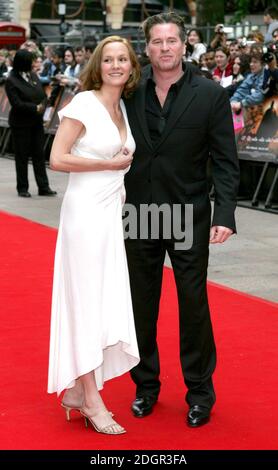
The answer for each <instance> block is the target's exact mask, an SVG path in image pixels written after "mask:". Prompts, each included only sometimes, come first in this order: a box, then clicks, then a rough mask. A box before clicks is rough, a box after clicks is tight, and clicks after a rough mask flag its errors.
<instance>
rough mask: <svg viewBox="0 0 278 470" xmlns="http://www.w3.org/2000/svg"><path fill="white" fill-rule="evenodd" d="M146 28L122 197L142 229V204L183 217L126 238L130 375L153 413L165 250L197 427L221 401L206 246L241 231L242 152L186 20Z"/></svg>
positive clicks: (166, 17)
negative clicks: (203, 71) (190, 49)
mask: <svg viewBox="0 0 278 470" xmlns="http://www.w3.org/2000/svg"><path fill="white" fill-rule="evenodd" d="M144 32H145V37H146V42H147V47H146V51H147V54H148V56H149V59H150V62H151V68H150V71H149V73H147V74H144V78H143V80H142V83H141V86H140V87H139V89H138V90H137V91H136V92H135V94H134V95H133V96H132V97H131V99H129V100H127V101H126V107H127V112H128V118H129V123H130V126H131V130H132V133H133V136H134V139H135V142H136V151H135V154H134V160H133V163H132V165H131V169H130V171H129V172H128V173H127V175H126V179H125V185H126V192H127V199H126V202H127V204H130V205H132V206H135V207H136V209H137V213H139V221H138V222H139V225H138V226H140V227H141V228H142V226H144V222H143V220H142V212H141V210H142V208H145V207H146V206H147V207H149V208H153V207H154V206H156V207H158V208H162V205H163V207H164V208H165V207H166V206H167V208H168V209H169V208H170V211H172V217H173V215H174V212H175V208H176V207H177V206H179V207H180V208H181V211H180V214H181V218H180V221H179V222H180V224H179V225H180V227H175V226H174V224H173V227H171V230H170V231H171V235H170V236H169V233H168V234H166V236H165V233H164V230H163V227H162V228H161V225H159V221H160V219H161V217H160V216H161V214H160V215H158V216H157V220H156V226H157V225H159V229H158V232H157V231H156V236H155V237H154V236H152V235H153V234H152V233H151V231H152V229H153V227H151V228H150V227H149V225H148V224H147V225H148V226H147V228H146V227H145V226H144V227H145V231H146V230H147V231H148V229H149V233H148V236H147V237H146V236H145V235H146V234H145V233H144V236H143V237H142V236H141V239H140V234H139V235H138V234H137V235H138V237H134V236H133V237H130V238H129V239H127V240H126V249H127V257H128V264H129V272H130V281H131V291H132V298H133V308H134V315H135V324H136V331H137V338H138V344H139V352H140V358H141V361H140V363H139V365H138V366H136V367H135V368H134V369H133V370H132V372H131V375H132V379H133V380H134V382H135V384H136V387H137V389H136V400H135V401H134V402H133V404H132V411H133V414H134V416H136V417H143V416H146V415H147V414H149V413H151V412H152V410H153V406H154V404H155V403H156V401H157V398H158V395H159V391H160V381H159V357H158V348H157V342H156V322H157V318H158V310H159V300H160V294H161V281H162V271H163V263H164V257H165V253H166V251H167V252H168V254H169V256H170V259H171V262H172V266H173V270H174V274H175V280H176V286H177V291H178V299H179V318H180V358H181V366H182V372H183V376H184V381H185V384H186V386H187V388H188V391H187V394H186V401H187V403H188V405H189V412H188V414H187V423H188V425H189V426H192V427H196V426H200V425H201V424H204V423H206V422H207V421H208V420H209V418H210V411H211V408H212V406H213V404H214V402H215V392H214V387H213V383H212V374H213V372H214V369H215V363H216V352H215V344H214V339H213V332H212V326H211V320H210V313H209V307H208V301H207V291H206V279H207V265H208V245H209V242H210V243H223V242H224V241H226V240H227V238H228V237H229V236H230V235H231V234H232V233H233V232H235V231H236V228H235V220H234V210H235V206H236V194H237V187H238V180H239V169H238V160H237V152H236V146H235V139H234V132H233V123H232V117H231V110H230V105H229V100H228V97H227V94H226V91H225V90H224V89H223V88H222V87H220V86H219V85H217V84H215V83H213V82H212V81H211V80H207V79H206V78H203V77H201V76H199V75H197V74H196V73H194V72H193V71H192V69H191V66H190V65H188V64H183V62H182V58H183V55H184V52H185V46H184V42H185V28H184V23H183V20H182V18H180V17H179V16H178V15H176V14H175V13H162V14H159V15H155V16H153V17H149V18H148V19H147V20H146V21H145V23H144ZM209 157H211V163H212V173H213V179H214V186H215V204H214V215H213V219H212V224H211V206H210V201H209V196H208V187H207V179H206V170H207V163H208V159H209ZM185 204H189V205H191V208H192V207H193V222H192V225H193V226H191V224H190V211H189V218H188V217H186V214H183V208H184V206H185ZM150 205H152V206H150ZM127 207H128V206H127ZM162 212H163V211H162ZM166 212H167V211H166ZM140 214H141V218H140ZM152 215H153V214H152ZM151 218H152V217H148V215H147V217H145V221H146V222H147V223H149V222H150V219H151ZM188 220H189V222H188ZM140 224H141V225H140ZM166 225H167V224H166ZM166 228H169V227H166ZM176 228H178V229H181V230H183V229H184V228H185V233H186V234H187V238H188V240H187V241H185V242H182V243H177V241H180V240H178V238H179V237H177V236H176V230H175V229H176ZM181 230H178V231H179V232H180V231H181ZM168 232H169V231H168ZM190 232H192V234H191V235H192V240H191V241H192V243H191V242H190V238H191V237H190ZM157 233H158V236H157Z"/></svg>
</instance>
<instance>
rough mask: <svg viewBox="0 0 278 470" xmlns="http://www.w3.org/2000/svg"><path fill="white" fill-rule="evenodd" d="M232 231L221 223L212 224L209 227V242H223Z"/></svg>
mask: <svg viewBox="0 0 278 470" xmlns="http://www.w3.org/2000/svg"><path fill="white" fill-rule="evenodd" d="M232 233H233V231H232V230H231V229H230V228H228V227H222V226H221V225H213V227H211V229H210V237H209V242H210V243H224V242H225V241H226V240H227V239H228V238H229V237H230V236H231V235H232Z"/></svg>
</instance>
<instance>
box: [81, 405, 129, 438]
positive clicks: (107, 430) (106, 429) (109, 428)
mask: <svg viewBox="0 0 278 470" xmlns="http://www.w3.org/2000/svg"><path fill="white" fill-rule="evenodd" d="M80 413H81V415H82V416H84V420H85V426H86V428H87V427H88V424H89V423H91V425H92V426H93V428H94V429H95V431H97V432H100V433H102V434H114V435H116V434H124V433H126V430H125V429H124V428H123V427H122V426H121V425H120V424H118V423H117V422H116V421H114V420H113V421H114V422H113V423H111V424H107V425H106V426H97V424H96V423H95V421H94V419H93V416H89V415H87V414H86V413H85V412H84V410H82V409H81V410H80ZM106 413H108V414H110V415H111V417H113V413H111V412H110V411H108V412H106V411H105V412H103V413H101V414H102V415H105V414H106ZM115 426H119V428H120V429H118V430H115Z"/></svg>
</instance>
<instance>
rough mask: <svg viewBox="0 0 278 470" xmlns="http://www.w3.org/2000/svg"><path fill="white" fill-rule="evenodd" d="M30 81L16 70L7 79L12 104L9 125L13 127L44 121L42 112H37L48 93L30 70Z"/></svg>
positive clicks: (7, 89) (7, 91)
mask: <svg viewBox="0 0 278 470" xmlns="http://www.w3.org/2000/svg"><path fill="white" fill-rule="evenodd" d="M29 75H30V82H27V81H26V80H24V78H23V77H22V76H21V75H20V74H18V73H17V72H14V71H13V70H12V71H11V72H10V74H9V76H8V78H7V80H6V93H7V96H8V98H9V102H10V104H11V111H10V115H9V125H10V126H11V127H29V126H30V127H31V126H34V124H35V123H42V114H41V113H40V114H39V113H38V112H37V105H38V104H40V103H42V102H43V101H44V100H46V94H45V92H44V90H43V87H42V85H41V83H40V80H39V77H38V76H37V74H35V73H34V72H30V74H29Z"/></svg>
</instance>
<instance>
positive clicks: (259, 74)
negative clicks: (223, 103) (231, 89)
mask: <svg viewBox="0 0 278 470" xmlns="http://www.w3.org/2000/svg"><path fill="white" fill-rule="evenodd" d="M250 59H251V60H250V70H251V73H250V74H248V75H247V77H246V78H245V80H243V82H242V83H241V85H240V86H239V87H238V88H237V90H236V92H235V93H234V94H233V96H232V97H231V107H232V110H233V111H234V112H239V111H240V110H241V109H242V108H247V107H249V106H255V105H257V104H260V103H262V101H263V100H264V94H263V92H262V84H263V76H264V64H263V60H262V54H253V55H251V57H250Z"/></svg>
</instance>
